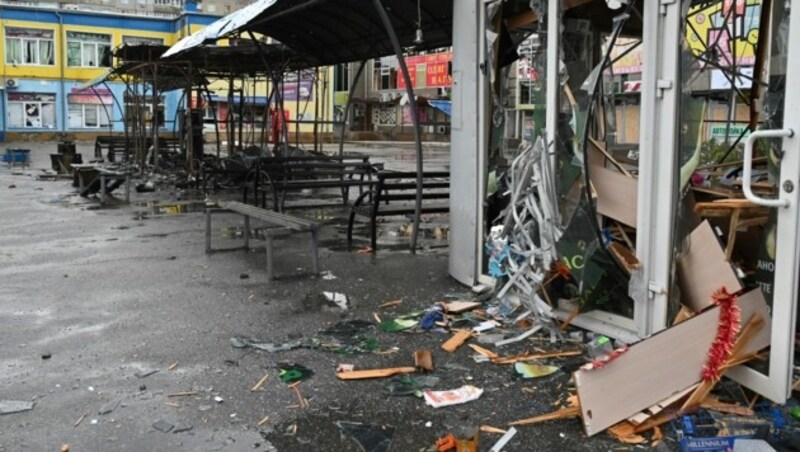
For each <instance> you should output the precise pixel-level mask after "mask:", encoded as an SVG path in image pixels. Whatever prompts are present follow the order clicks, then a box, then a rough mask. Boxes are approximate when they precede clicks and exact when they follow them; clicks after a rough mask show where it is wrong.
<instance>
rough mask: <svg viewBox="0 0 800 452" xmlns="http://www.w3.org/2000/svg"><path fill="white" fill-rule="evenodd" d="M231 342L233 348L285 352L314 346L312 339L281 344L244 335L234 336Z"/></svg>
mask: <svg viewBox="0 0 800 452" xmlns="http://www.w3.org/2000/svg"><path fill="white" fill-rule="evenodd" d="M230 343H231V347H233V348H255V349H258V350H263V351H265V352H269V353H275V352H285V351H289V350H294V349H296V348H310V347H311V346H312V345H311V343H310V341H307V340H303V339H297V340H294V341H289V342H284V343H282V344H279V343H275V342H256V341H253V340H250V339H245V338H243V337H232V338H231V339H230Z"/></svg>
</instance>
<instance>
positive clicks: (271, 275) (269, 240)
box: [266, 233, 275, 281]
mask: <svg viewBox="0 0 800 452" xmlns="http://www.w3.org/2000/svg"><path fill="white" fill-rule="evenodd" d="M266 238H267V281H272V279H273V278H274V277H275V268H274V267H273V265H272V257H273V252H272V241H273V237H272V236H271V235H269V233H267V237H266Z"/></svg>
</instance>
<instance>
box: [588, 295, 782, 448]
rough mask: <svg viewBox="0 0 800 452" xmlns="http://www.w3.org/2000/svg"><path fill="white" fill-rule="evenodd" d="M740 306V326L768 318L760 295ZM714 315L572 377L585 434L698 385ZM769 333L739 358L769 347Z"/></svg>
mask: <svg viewBox="0 0 800 452" xmlns="http://www.w3.org/2000/svg"><path fill="white" fill-rule="evenodd" d="M738 303H739V306H740V308H741V311H742V320H743V321H748V320H749V319H750V318H751V317H752V316H753V315H755V314H756V313H758V314H760V315H761V316H762V317H764V318H765V319H767V318H769V314H768V307H767V304H766V302H765V301H764V297H763V295H762V294H761V290H760V289H756V290H753V291H751V292H748V293H746V294H744V295H742V296H741V297H739V300H738ZM718 315H719V314H718V308H713V309H710V310H708V311H706V312H704V313H702V314H699V315H697V316H695V317H693V318H691V319H689V320H686V321H684V322H683V323H681V324H679V325H677V326H674V327H672V328H669V329H667V330H665V331H662V332H661V333H659V334H656V335H654V336H651V337H650V338H648V339H645V340H643V341H641V342H639V343H637V344H635V345H633V346H631V347H630V349H629V350H628V352H627V353H625V354H623V355H621V356H620V357H619V358H618V359H616V360H614V361H613V362H611V363H610V364H609V365H608V366H606V367H604V368H603V369H600V370H594V371H590V372H587V371H581V370H579V371H577V372H575V384H576V387H577V390H578V396H579V398H580V405H581V414H582V418H583V424H584V428H585V430H586V433H587V434H588V435H589V436H592V435H596V434H597V433H599V432H602V431H603V430H605V429H606V428H608V427H610V426H612V425H614V424H616V423H618V422H620V421H622V420H625V419H627V418H628V417H631V416H633V415H635V414H636V413H638V412H640V411H642V410H644V409H645V408H647V407H649V406H652V405H653V404H656V403H658V402H659V401H661V400H664V399H666V398H667V397H670V396H672V395H673V394H675V393H676V392H679V391H683V390H685V389H686V388H687V387H689V386H692V385H695V384H697V383H698V382H699V381H700V379H701V372H702V369H703V365H704V364H705V362H706V358H707V354H708V349H709V347H710V346H711V343H712V341H713V340H714V337H715V335H716V329H717V320H718ZM769 330H770V329H769V328H768V327H767V328H762V329H761V330H760V331H759V332H758V334H757V335H756V337H754V338H753V339H752V340H751V341H749V342H748V345H747V346H745V347H744V350H743V353H753V352H757V351H759V350H761V349H762V348H764V347H766V346H767V345H769V338H770V332H769ZM620 382H625V383H624V384H621V383H620Z"/></svg>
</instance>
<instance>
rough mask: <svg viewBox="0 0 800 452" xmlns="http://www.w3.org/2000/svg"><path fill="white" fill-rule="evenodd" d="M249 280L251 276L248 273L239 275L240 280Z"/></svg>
mask: <svg viewBox="0 0 800 452" xmlns="http://www.w3.org/2000/svg"><path fill="white" fill-rule="evenodd" d="M248 278H250V275H248V274H247V273H242V274H240V275H239V279H248Z"/></svg>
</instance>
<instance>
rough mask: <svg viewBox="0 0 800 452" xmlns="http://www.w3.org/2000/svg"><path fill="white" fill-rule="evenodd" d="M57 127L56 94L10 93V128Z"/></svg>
mask: <svg viewBox="0 0 800 452" xmlns="http://www.w3.org/2000/svg"><path fill="white" fill-rule="evenodd" d="M55 126H56V95H55V94H43V93H8V127H11V128H32V129H38V128H54V127H55Z"/></svg>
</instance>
